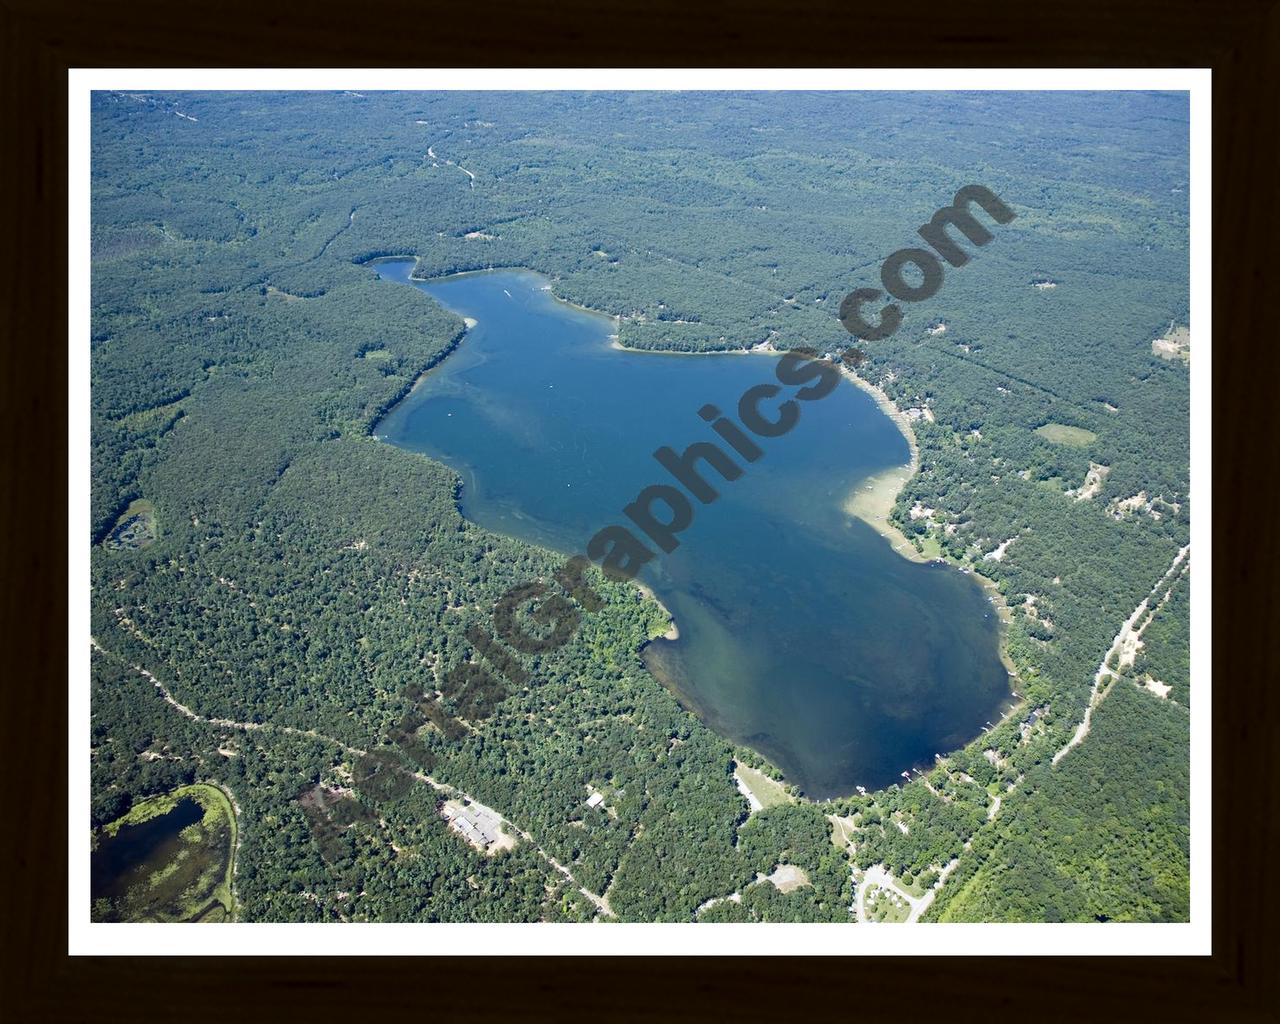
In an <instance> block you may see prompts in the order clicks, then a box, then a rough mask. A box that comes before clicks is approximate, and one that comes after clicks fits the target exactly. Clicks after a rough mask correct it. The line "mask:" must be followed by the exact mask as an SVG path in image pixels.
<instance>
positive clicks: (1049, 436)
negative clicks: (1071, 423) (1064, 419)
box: [1035, 423, 1098, 448]
mask: <svg viewBox="0 0 1280 1024" xmlns="http://www.w3.org/2000/svg"><path fill="white" fill-rule="evenodd" d="M1035 432H1036V433H1037V434H1039V435H1040V436H1041V437H1043V438H1044V439H1045V440H1046V441H1048V442H1049V443H1050V444H1064V445H1066V446H1067V447H1068V448H1087V447H1088V446H1089V445H1091V444H1093V442H1094V441H1096V440H1098V435H1097V434H1095V433H1094V432H1093V431H1092V430H1085V429H1084V428H1083V427H1068V426H1067V425H1066V424H1064V423H1046V424H1045V425H1044V426H1042V427H1036V431H1035Z"/></svg>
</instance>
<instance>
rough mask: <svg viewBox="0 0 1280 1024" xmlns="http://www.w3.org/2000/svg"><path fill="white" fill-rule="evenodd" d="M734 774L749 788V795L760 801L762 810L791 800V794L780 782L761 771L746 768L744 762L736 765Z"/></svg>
mask: <svg viewBox="0 0 1280 1024" xmlns="http://www.w3.org/2000/svg"><path fill="white" fill-rule="evenodd" d="M736 774H737V776H738V778H739V779H741V780H742V784H743V785H744V786H746V787H747V789H749V790H751V795H752V796H754V797H755V798H756V799H757V800H759V801H760V806H761V807H762V808H763V809H764V810H768V809H769V808H770V807H777V806H778V805H779V804H789V803H791V802H792V800H791V795H790V794H789V793H788V792H787V790H786V787H784V786H783V785H782V783H781V782H777V781H775V780H773V779H771V778H769V776H767V775H765V774H764V773H763V772H760V771H757V770H756V769H755V768H748V767H747V766H746V765H745V764H740V765H738V767H737V769H736Z"/></svg>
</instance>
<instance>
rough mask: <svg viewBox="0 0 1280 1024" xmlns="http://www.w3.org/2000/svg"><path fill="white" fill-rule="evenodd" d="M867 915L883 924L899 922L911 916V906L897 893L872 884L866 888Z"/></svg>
mask: <svg viewBox="0 0 1280 1024" xmlns="http://www.w3.org/2000/svg"><path fill="white" fill-rule="evenodd" d="M866 906H867V916H868V917H869V918H870V919H871V920H872V921H878V922H880V923H883V924H901V923H902V922H903V921H905V920H906V919H907V918H908V917H910V916H911V908H910V907H909V906H908V905H907V901H906V900H904V899H903V898H902V897H901V896H899V895H898V894H897V893H895V892H892V891H891V890H889V889H884V888H881V887H880V886H878V885H873V886H872V887H871V888H870V889H868V890H867V896H866Z"/></svg>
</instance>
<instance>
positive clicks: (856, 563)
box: [375, 259, 1009, 798]
mask: <svg viewBox="0 0 1280 1024" xmlns="http://www.w3.org/2000/svg"><path fill="white" fill-rule="evenodd" d="M413 266H414V261H413V260H412V259H405V260H382V261H378V262H377V263H376V264H375V269H376V270H377V272H378V274H379V275H380V276H381V277H382V278H383V279H384V280H387V281H393V282H398V283H401V284H406V285H410V286H412V287H417V288H420V289H422V290H423V291H425V292H427V293H428V294H429V295H431V296H433V297H434V298H435V299H436V300H437V301H439V302H440V303H441V304H442V305H444V306H447V307H448V308H449V309H452V310H454V311H455V312H457V313H458V314H460V315H463V316H467V317H471V318H474V319H475V320H476V321H477V324H476V326H475V327H473V328H472V329H471V330H470V331H469V332H468V333H467V336H466V338H465V339H464V340H463V342H462V343H461V345H460V346H459V347H458V348H457V350H456V351H454V352H453V353H452V354H451V355H449V357H448V358H447V359H445V361H444V362H443V363H442V364H441V365H440V366H439V367H437V368H436V369H434V370H433V371H432V372H431V373H430V374H428V375H427V376H426V377H425V378H424V379H423V380H422V381H421V384H420V386H419V387H418V388H416V389H415V390H414V391H413V393H412V394H411V395H409V397H407V398H406V399H405V400H404V401H403V402H401V403H400V404H399V405H398V406H396V407H395V408H394V409H393V410H391V412H390V413H389V414H388V415H387V416H386V417H385V418H384V419H383V420H382V422H381V423H379V424H378V426H377V428H376V430H377V433H378V435H379V436H380V437H382V438H383V439H384V440H387V441H389V442H391V443H393V444H396V445H399V446H401V447H403V448H407V449H410V450H413V451H418V452H423V453H426V454H429V455H431V456H432V457H434V458H437V459H439V460H441V461H443V462H445V463H447V464H448V465H449V466H451V467H453V468H454V469H455V470H456V471H457V472H458V473H459V474H460V475H461V476H462V479H463V481H464V487H463V492H462V511H463V514H464V515H466V516H467V518H468V519H471V520H472V521H473V522H476V523H479V524H480V525H482V526H485V527H487V528H489V529H492V530H496V531H500V532H502V533H505V534H508V535H510V536H515V537H519V538H521V539H524V540H528V541H532V542H535V543H538V544H542V545H544V546H548V547H552V548H555V549H557V550H559V551H562V552H564V553H565V554H578V553H582V552H584V551H585V550H586V543H587V541H588V539H589V538H590V537H591V536H592V535H593V534H595V533H596V532H597V531H598V530H599V529H601V528H602V527H604V526H606V525H608V524H611V523H616V524H619V525H623V526H627V527H629V528H631V529H632V532H633V533H636V534H637V535H638V536H639V531H638V530H637V529H635V528H634V526H633V524H632V523H631V522H630V521H629V520H628V519H627V518H626V517H625V516H624V515H623V513H622V509H623V507H624V506H625V505H627V504H628V503H629V502H631V501H632V500H634V498H635V496H636V494H637V493H638V492H639V491H640V490H641V489H642V488H643V487H645V486H646V485H648V484H651V483H671V482H672V481H671V478H670V477H669V476H668V475H667V473H666V471H665V470H664V469H663V468H662V467H661V466H660V465H659V464H658V463H657V462H656V461H655V460H654V459H653V456H652V453H653V451H654V450H655V449H656V448H658V447H660V446H662V445H669V446H671V447H672V448H674V449H675V450H676V451H677V452H682V451H683V450H684V449H685V448H686V447H687V446H688V445H690V444H692V443H694V442H695V441H702V440H709V441H719V438H717V436H716V435H715V434H714V433H713V432H712V430H711V429H710V427H709V426H708V425H707V424H706V423H705V422H703V420H702V419H701V418H699V416H698V410H699V409H700V408H701V407H702V406H704V405H706V404H707V403H713V404H714V405H716V406H717V407H718V408H720V409H722V410H725V411H726V412H728V413H729V414H730V415H731V416H735V414H734V410H735V409H736V408H737V403H738V397H739V396H740V395H741V394H742V393H743V392H744V391H745V390H746V389H747V388H749V387H751V386H752V385H754V384H760V383H771V382H775V377H774V372H773V371H774V361H775V359H776V358H777V357H775V356H767V355H700V356H691V355H675V354H670V355H668V354H656V353H637V352H625V351H619V350H617V349H615V348H612V347H611V346H610V335H611V333H612V332H613V331H614V330H615V326H614V322H613V321H612V320H611V319H610V318H608V317H604V316H601V315H598V314H594V313H588V312H586V311H583V310H579V309H576V308H574V307H571V306H569V305H567V304H565V303H562V302H559V301H557V300H556V299H555V298H554V297H553V296H552V295H551V293H550V291H549V290H548V288H547V284H548V282H547V279H546V278H544V277H542V276H540V275H538V274H535V273H532V272H529V271H507V270H504V271H494V272H490V273H483V274H470V275H462V276H458V277H452V278H446V279H441V280H436V281H431V282H422V281H413V280H411V279H410V276H409V275H410V274H411V272H412V270H413ZM839 331H840V328H839V325H838V324H837V323H835V321H834V320H833V337H832V338H825V339H815V343H816V344H817V345H825V344H827V343H830V342H832V341H837V342H838V337H837V335H836V334H835V332H839ZM785 390H786V391H788V392H790V391H792V390H794V389H792V388H787V389H785ZM772 408H773V406H772V404H771V403H766V410H768V411H769V412H770V414H771V412H772ZM735 418H736V417H735ZM756 440H757V441H758V442H759V444H760V447H761V448H763V449H764V450H765V455H764V457H763V458H761V459H760V460H759V461H757V462H755V463H754V464H746V463H744V461H743V460H741V459H737V460H736V461H738V462H739V464H740V465H743V467H744V474H743V476H741V477H740V478H739V479H738V480H736V481H734V482H724V481H722V480H721V479H720V478H719V477H718V476H717V474H716V473H715V471H714V470H709V469H708V470H707V471H706V472H705V473H704V474H703V475H704V477H705V478H706V479H707V480H708V482H710V483H711V484H712V486H714V487H715V489H716V490H718V491H719V492H720V494H721V497H720V499H719V500H718V501H716V502H714V503H712V504H710V505H700V504H698V503H697V502H694V508H695V514H694V521H693V524H692V525H691V526H690V527H689V528H688V529H687V530H685V531H684V532H683V533H682V534H680V541H681V544H680V546H679V547H678V548H677V549H676V550H675V551H674V552H673V553H672V554H669V555H660V557H659V558H658V559H655V560H654V561H653V562H650V563H649V564H648V565H647V566H646V567H645V569H644V571H643V572H642V573H641V576H640V578H641V579H642V580H643V581H644V582H646V583H648V584H649V585H650V586H651V587H652V588H653V590H654V591H655V592H656V593H657V594H658V596H659V597H660V598H661V599H662V601H663V603H664V604H665V605H666V606H667V608H668V609H670V611H671V612H672V614H673V616H674V617H675V620H676V623H677V625H678V626H679V630H680V637H679V639H678V640H675V641H666V640H658V641H655V642H654V643H652V644H650V645H649V646H648V647H646V648H645V651H644V660H645V663H646V664H647V665H648V667H649V669H650V671H652V672H653V673H654V674H655V675H656V676H657V677H658V678H659V679H661V680H662V682H663V683H664V684H665V685H666V686H668V687H669V688H670V689H671V690H672V691H673V692H674V693H675V694H676V695H677V696H678V697H679V698H680V700H681V701H682V702H683V703H684V704H685V705H686V706H687V707H689V708H690V709H692V710H694V711H695V712H696V713H697V714H698V715H699V716H700V717H701V718H702V719H703V721H705V722H706V723H707V725H709V726H710V727H711V728H712V729H714V730H715V731H716V732H718V733H720V734H721V735H723V736H726V737H728V738H730V739H732V740H735V741H737V742H741V743H744V744H746V745H748V746H750V747H752V748H754V749H756V750H758V751H760V752H761V753H763V754H765V755H766V756H767V757H768V758H769V759H770V760H772V761H773V762H774V763H776V764H777V765H778V766H779V767H780V768H782V770H783V772H784V773H785V774H786V776H787V778H788V780H789V781H791V782H794V783H795V784H797V785H798V786H800V787H801V788H802V789H803V790H804V791H805V793H807V794H808V795H809V796H812V797H815V798H823V797H830V796H836V795H844V794H848V793H851V792H853V790H854V788H855V787H856V786H865V787H866V788H868V789H873V788H878V787H881V786H884V785H887V784H889V783H892V782H894V781H898V780H899V776H900V773H901V772H903V771H904V770H907V769H910V768H912V767H913V766H917V765H920V766H924V765H929V764H931V763H932V761H933V757H934V754H935V753H945V752H947V751H949V750H951V749H954V748H955V747H957V746H960V745H962V744H963V743H965V742H967V741H968V740H969V739H971V738H972V737H973V736H975V735H977V734H978V732H979V731H981V729H982V727H983V724H984V722H986V721H987V720H988V719H991V720H993V721H994V720H995V717H996V716H997V715H999V714H1000V713H1001V705H1002V703H1003V702H1004V701H1005V700H1006V699H1007V697H1008V695H1009V679H1008V674H1007V673H1006V671H1005V669H1004V667H1003V665H1002V664H1001V661H1000V659H999V655H998V641H999V634H998V620H997V616H996V614H995V611H994V609H993V607H992V605H991V603H990V602H989V600H988V598H987V597H986V596H985V594H984V593H983V591H982V588H981V587H980V586H979V585H978V584H977V583H976V582H975V581H974V580H973V579H972V578H971V577H969V576H966V575H964V574H962V573H960V572H959V571H958V570H956V569H954V568H950V567H947V566H944V565H941V564H919V563H914V562H909V561H907V560H906V559H904V558H902V557H900V556H899V555H897V554H895V553H894V552H893V551H892V550H891V549H890V547H889V545H888V543H887V542H886V541H885V540H884V539H883V538H882V537H880V536H879V535H878V534H877V533H876V532H875V531H874V530H872V529H871V528H870V527H869V526H867V525H865V524H864V523H862V522H859V521H857V520H854V519H851V518H850V517H849V516H848V515H846V514H845V513H844V512H843V511H842V507H841V506H842V504H843V501H844V499H845V497H846V496H847V495H848V494H849V492H850V490H851V489H852V488H853V487H855V486H858V484H859V482H860V481H861V480H863V479H864V478H866V477H868V476H870V475H872V474H874V473H876V472H878V471H880V470H882V469H885V468H888V467H890V466H895V465H901V464H903V463H905V462H906V461H907V460H908V458H909V450H908V447H907V443H906V441H905V439H904V438H903V437H902V435H901V434H900V433H899V431H898V429H897V428H896V427H895V425H894V424H893V422H892V420H890V419H889V418H888V417H887V416H885V415H884V413H882V412H881V411H880V409H879V408H878V407H877V406H876V404H875V402H874V401H873V400H872V399H871V398H870V397H869V396H868V395H866V394H865V393H864V392H862V391H860V390H859V389H857V388H856V387H854V386H853V385H852V384H849V383H847V382H844V381H842V382H841V384H840V386H839V387H838V388H837V389H836V391H835V392H834V393H832V394H830V395H828V396H827V397H825V398H823V399H821V400H815V401H811V402H808V403H803V404H802V405H801V419H800V422H799V424H798V425H797V426H796V427H795V428H794V429H792V430H791V431H790V432H789V433H788V434H787V435H785V436H783V437H780V438H775V439H767V438H763V439H761V438H757V439H756ZM720 447H721V448H724V449H726V450H728V446H727V445H726V444H724V443H721V444H720ZM730 454H732V453H730ZM641 539H644V538H643V537H641ZM650 547H652V545H650Z"/></svg>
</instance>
